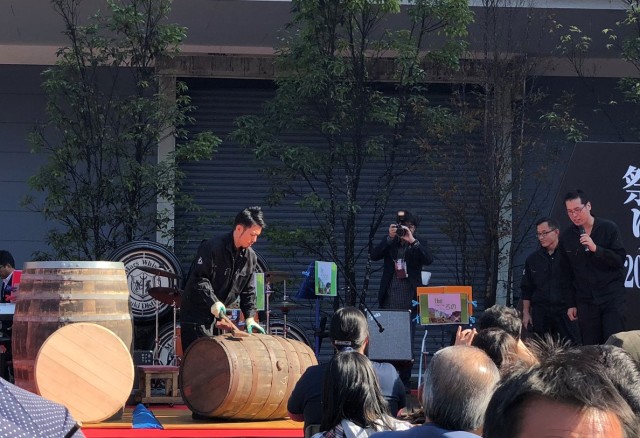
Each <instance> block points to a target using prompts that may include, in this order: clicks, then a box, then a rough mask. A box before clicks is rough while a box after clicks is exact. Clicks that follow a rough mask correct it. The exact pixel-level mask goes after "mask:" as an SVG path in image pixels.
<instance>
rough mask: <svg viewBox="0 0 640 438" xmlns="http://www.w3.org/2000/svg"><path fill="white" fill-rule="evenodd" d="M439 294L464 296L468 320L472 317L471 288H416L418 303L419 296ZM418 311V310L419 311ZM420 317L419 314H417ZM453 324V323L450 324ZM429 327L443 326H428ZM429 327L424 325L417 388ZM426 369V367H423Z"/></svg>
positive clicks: (420, 381)
mask: <svg viewBox="0 0 640 438" xmlns="http://www.w3.org/2000/svg"><path fill="white" fill-rule="evenodd" d="M439 294H456V295H465V296H466V298H467V306H468V309H467V312H468V315H469V318H471V315H473V291H472V288H471V286H428V287H419V288H417V295H418V302H419V301H420V296H421V295H439ZM419 310H420V309H419ZM418 315H420V312H418ZM451 324H455V323H451ZM429 325H444V324H429ZM429 325H425V330H424V335H423V336H422V343H421V345H420V365H419V367H418V387H420V385H421V384H422V373H423V371H422V369H423V364H424V357H425V355H426V354H427V352H426V351H425V344H426V343H427V334H428V333H429V330H427V327H428V326H429ZM425 368H426V366H425Z"/></svg>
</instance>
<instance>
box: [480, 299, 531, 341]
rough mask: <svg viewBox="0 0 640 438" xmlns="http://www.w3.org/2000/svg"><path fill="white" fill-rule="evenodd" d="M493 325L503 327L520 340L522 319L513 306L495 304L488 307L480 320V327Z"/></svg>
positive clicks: (482, 328)
mask: <svg viewBox="0 0 640 438" xmlns="http://www.w3.org/2000/svg"><path fill="white" fill-rule="evenodd" d="M492 327H498V328H501V329H502V330H504V331H505V332H507V333H509V334H510V335H511V336H513V337H514V338H515V340H516V341H518V340H520V334H521V333H522V320H521V319H520V316H519V315H518V311H517V310H516V309H514V308H512V307H507V306H503V305H501V304H495V305H493V306H491V307H489V308H488V309H486V310H485V311H484V312H483V313H482V316H481V317H480V320H479V321H478V328H479V329H480V330H484V329H488V328H492Z"/></svg>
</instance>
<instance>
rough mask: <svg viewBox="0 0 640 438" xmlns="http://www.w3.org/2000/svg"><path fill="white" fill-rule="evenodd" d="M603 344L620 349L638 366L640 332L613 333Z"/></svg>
mask: <svg viewBox="0 0 640 438" xmlns="http://www.w3.org/2000/svg"><path fill="white" fill-rule="evenodd" d="M605 344H606V345H615V346H616V347H620V348H622V349H623V350H624V351H626V352H627V353H629V355H630V356H631V357H632V358H633V360H635V361H636V363H638V364H639V365H640V330H630V331H628V332H619V333H614V334H612V335H611V336H609V338H608V339H607V341H606V342H605Z"/></svg>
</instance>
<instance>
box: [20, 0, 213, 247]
mask: <svg viewBox="0 0 640 438" xmlns="http://www.w3.org/2000/svg"><path fill="white" fill-rule="evenodd" d="M80 3H81V0H53V1H52V5H53V7H54V8H55V9H56V11H57V12H58V13H59V15H60V17H61V18H62V20H63V22H64V25H65V29H66V35H67V37H68V45H67V46H66V47H63V48H61V49H60V50H59V51H58V60H57V62H56V64H55V65H54V66H53V67H51V68H49V69H47V70H46V71H45V72H44V73H43V78H44V82H43V89H44V91H45V93H46V95H47V115H48V120H47V122H46V124H45V125H44V126H41V127H38V128H37V129H36V130H35V131H34V132H33V134H32V135H31V138H30V141H31V144H32V147H33V149H34V150H45V151H47V152H49V157H50V158H49V162H48V163H47V164H46V165H45V166H43V167H42V168H41V169H40V170H39V171H38V173H37V174H35V175H33V176H32V177H31V178H30V180H29V184H30V186H31V188H32V189H33V190H34V191H36V192H43V193H44V194H45V197H44V201H42V202H36V201H35V199H36V197H34V196H30V197H28V198H27V199H25V203H26V204H27V205H29V206H30V207H31V208H33V209H35V210H37V211H40V212H42V213H43V214H44V216H45V218H47V220H50V221H51V222H52V225H53V227H55V229H54V230H52V231H51V232H50V233H49V234H48V243H49V245H50V246H51V248H52V249H53V251H54V252H55V256H58V257H64V258H73V259H89V260H99V259H101V258H104V257H106V256H107V255H108V253H109V252H110V251H111V250H112V249H114V248H116V247H118V246H120V245H121V244H123V243H125V242H128V241H131V240H134V239H138V238H141V237H148V236H150V235H152V234H154V233H156V232H158V231H159V232H161V233H163V234H170V233H171V231H172V230H171V229H170V228H169V227H170V226H171V221H170V218H171V217H172V216H171V214H172V213H171V212H170V211H168V210H167V209H163V210H161V211H157V208H156V205H157V201H158V200H159V199H162V200H165V201H167V202H170V203H179V202H187V203H188V202H190V201H189V200H188V199H187V198H185V197H183V196H181V194H180V185H181V182H182V178H183V174H182V173H181V172H180V171H179V168H178V164H179V163H180V162H183V161H188V160H201V159H211V158H212V155H213V153H214V152H215V150H216V147H217V145H218V144H219V143H220V139H219V138H217V137H216V136H214V135H213V134H212V133H210V132H204V133H200V134H198V135H196V136H194V137H193V138H189V137H188V136H187V131H186V129H185V127H186V126H187V125H189V124H191V123H193V119H192V118H191V117H190V116H189V112H190V111H191V110H192V109H193V108H192V106H191V102H190V100H189V98H188V97H187V96H186V95H185V94H184V93H185V91H186V87H185V85H184V84H182V83H178V84H173V83H167V82H166V80H163V79H162V78H160V77H159V76H158V75H157V73H156V71H155V70H154V68H153V66H154V63H155V62H156V61H157V60H158V59H159V58H160V57H164V56H173V55H174V54H175V53H177V48H178V44H179V43H180V42H181V41H182V39H183V38H184V35H185V29H184V28H183V27H180V26H177V25H174V24H168V23H167V14H168V13H169V11H170V6H171V1H170V0H109V1H108V2H107V4H108V7H109V13H106V14H102V13H101V12H100V11H98V12H96V13H94V14H93V15H92V16H91V17H89V18H85V17H81V16H80V15H79V10H80V9H79V6H80ZM80 23H83V24H80ZM163 81H164V82H163ZM174 86H175V91H174ZM176 141H178V142H179V144H178V145H177V147H176V148H175V152H174V153H170V154H167V156H164V157H163V156H160V157H158V155H159V151H158V146H159V144H160V143H163V142H167V143H170V144H173V143H174V142H176ZM168 148H169V149H171V148H172V147H171V145H169V147H168ZM158 158H160V161H158Z"/></svg>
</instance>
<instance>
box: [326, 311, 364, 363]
mask: <svg viewBox="0 0 640 438" xmlns="http://www.w3.org/2000/svg"><path fill="white" fill-rule="evenodd" d="M329 336H330V337H331V342H332V343H333V346H334V347H335V348H336V350H337V351H344V350H348V349H350V348H351V349H353V350H357V351H359V352H360V353H364V352H365V350H366V346H367V344H368V342H369V325H368V324H367V318H366V317H365V316H364V313H362V312H361V311H360V310H359V309H358V308H356V307H342V308H340V309H338V310H337V311H336V313H334V314H333V317H331V323H330V325H329Z"/></svg>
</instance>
